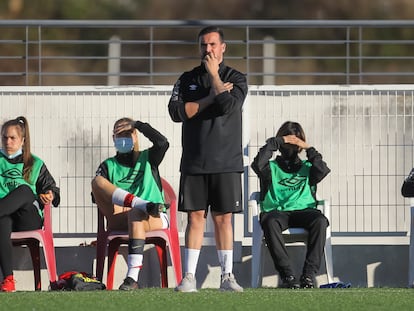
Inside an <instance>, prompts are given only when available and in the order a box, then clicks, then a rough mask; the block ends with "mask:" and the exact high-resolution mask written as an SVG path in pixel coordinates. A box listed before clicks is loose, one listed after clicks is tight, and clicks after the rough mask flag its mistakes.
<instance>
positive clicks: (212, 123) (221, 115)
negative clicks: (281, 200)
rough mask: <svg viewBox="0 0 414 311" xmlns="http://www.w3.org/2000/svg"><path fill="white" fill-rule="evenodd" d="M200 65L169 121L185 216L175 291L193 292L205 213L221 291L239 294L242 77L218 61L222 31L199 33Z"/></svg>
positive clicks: (182, 86) (185, 80)
mask: <svg viewBox="0 0 414 311" xmlns="http://www.w3.org/2000/svg"><path fill="white" fill-rule="evenodd" d="M198 43H199V49H200V57H201V65H200V66H198V67H195V68H194V69H192V70H191V71H188V72H185V73H183V74H182V75H181V77H180V78H179V79H178V81H177V82H176V84H175V85H174V89H173V93H172V96H171V99H170V102H169V105H168V109H169V113H170V116H171V119H172V120H173V121H174V122H182V148H183V150H182V157H181V165H180V171H181V178H180V195H179V207H178V208H179V210H180V211H182V212H186V213H187V216H188V224H187V228H186V234H185V256H184V259H185V262H184V272H185V274H184V278H183V279H182V281H181V283H180V284H179V285H178V286H177V287H176V291H180V292H195V291H197V284H196V279H195V272H196V268H197V263H198V258H199V255H200V249H201V246H202V243H203V237H204V228H205V223H206V217H207V214H208V210H209V209H210V212H211V216H212V219H213V223H214V231H215V241H216V248H217V254H218V258H219V262H220V265H221V283H220V290H227V291H236V292H241V291H243V288H242V287H241V286H240V285H239V284H237V282H236V280H235V278H234V275H233V273H232V272H233V226H232V214H233V213H238V212H241V211H242V191H241V174H242V172H243V155H242V106H243V102H244V100H245V98H246V95H247V82H246V78H245V76H244V75H243V74H242V73H240V72H238V71H237V70H235V69H233V68H231V67H228V66H226V65H225V64H224V62H223V55H224V52H225V50H226V43H225V42H224V37H223V32H222V30H221V29H220V28H218V27H215V26H209V27H206V28H204V29H202V30H201V31H200V33H199V34H198Z"/></svg>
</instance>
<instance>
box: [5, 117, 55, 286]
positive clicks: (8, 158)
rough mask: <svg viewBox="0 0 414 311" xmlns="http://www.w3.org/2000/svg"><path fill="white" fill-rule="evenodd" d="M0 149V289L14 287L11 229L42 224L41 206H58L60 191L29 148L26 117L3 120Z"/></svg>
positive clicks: (40, 225)
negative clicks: (1, 279) (0, 278)
mask: <svg viewBox="0 0 414 311" xmlns="http://www.w3.org/2000/svg"><path fill="white" fill-rule="evenodd" d="M1 142H2V148H1V149H0V269H1V272H2V274H3V281H2V283H1V284H0V291H2V292H14V291H15V290H16V286H15V280H14V276H13V256H12V253H13V252H12V247H13V244H12V241H11V239H10V236H11V233H12V231H29V230H36V229H40V228H42V226H43V208H44V206H45V205H47V204H53V205H54V206H58V205H59V203H60V194H59V193H60V190H59V188H58V187H57V186H56V183H55V180H54V179H53V177H52V175H51V174H50V173H49V171H48V169H47V167H46V165H45V164H44V162H43V161H42V160H41V159H40V158H38V157H37V156H35V155H34V154H32V153H31V151H30V131H29V124H28V122H27V120H26V118H25V117H22V116H21V117H18V118H16V119H12V120H8V121H6V122H5V123H4V124H3V126H2V128H1Z"/></svg>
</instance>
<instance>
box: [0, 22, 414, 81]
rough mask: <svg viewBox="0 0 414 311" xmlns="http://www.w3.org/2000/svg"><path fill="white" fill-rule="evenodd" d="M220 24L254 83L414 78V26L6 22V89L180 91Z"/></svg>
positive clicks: (0, 37)
mask: <svg viewBox="0 0 414 311" xmlns="http://www.w3.org/2000/svg"><path fill="white" fill-rule="evenodd" d="M210 24H216V25H219V26H221V27H223V29H224V30H225V36H226V42H227V43H228V47H227V52H226V62H227V63H228V64H230V65H232V66H234V67H236V68H237V69H239V70H240V71H242V72H245V73H246V75H247V78H248V82H249V84H254V85H261V84H266V85H275V84H276V85H281V84H295V85H298V84H371V83H376V84H384V83H386V84H388V83H390V84H391V83H392V84H400V83H411V82H412V80H413V77H414V69H413V68H414V54H413V53H412V48H413V45H414V37H413V35H412V34H413V30H414V29H413V28H414V21H413V20H348V21H342V20H341V21H339V20H237V21H234V20H200V21H185V20H165V21H161V20H159V21H157V20H153V21H151V20H148V21H143V20H141V21H135V20H134V21H132V20H131V21H128V20H84V21H80V20H1V21H0V28H1V30H2V31H1V34H0V85H26V86H31V85H42V86H52V85H108V84H109V85H118V84H119V85H157V84H158V85H162V84H168V85H171V84H173V83H174V82H175V80H176V79H177V77H178V76H179V75H180V74H181V72H182V71H183V70H187V69H189V68H191V67H192V66H195V65H197V64H198V63H199V57H198V49H197V42H196V35H197V32H198V30H199V29H200V28H201V27H203V26H205V25H210ZM110 46H111V47H115V51H117V52H115V53H113V54H110V52H109V51H110V50H111V48H110Z"/></svg>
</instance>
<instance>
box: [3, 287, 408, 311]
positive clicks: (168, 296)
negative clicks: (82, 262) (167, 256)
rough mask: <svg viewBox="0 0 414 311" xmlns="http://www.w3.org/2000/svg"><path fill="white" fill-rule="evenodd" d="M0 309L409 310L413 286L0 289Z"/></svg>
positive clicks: (79, 310) (193, 310)
mask: <svg viewBox="0 0 414 311" xmlns="http://www.w3.org/2000/svg"><path fill="white" fill-rule="evenodd" d="M0 310H7V311H11V310H25V311H26V310H31V311H37V310H39V311H40V310H59V311H60V310H71V311H81V310H94V311H95V310H102V311H111V310H117V311H120V310H157V311H164V310H165V311H172V310H180V311H185V310H192V311H200V310H257V311H262V310H274V311H282V310H283V311H285V310H287V311H289V310H292V311H293V310H295V311H296V310H330V311H339V310H347V311H355V310H363V311H369V310H388V311H394V310H397V311H403V310H414V289H409V288H348V289H306V290H288V289H276V288H260V289H250V288H248V289H245V291H244V292H243V293H228V292H219V291H218V290H216V289H202V290H200V291H199V292H197V293H176V292H174V291H173V289H160V288H147V289H141V290H138V291H134V292H121V291H98V292H56V291H54V292H46V291H44V292H16V293H0Z"/></svg>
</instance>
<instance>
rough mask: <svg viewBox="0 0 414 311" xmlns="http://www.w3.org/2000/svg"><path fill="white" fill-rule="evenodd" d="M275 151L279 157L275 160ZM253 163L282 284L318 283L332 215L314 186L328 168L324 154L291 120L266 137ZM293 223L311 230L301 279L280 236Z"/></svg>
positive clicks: (262, 215)
mask: <svg viewBox="0 0 414 311" xmlns="http://www.w3.org/2000/svg"><path fill="white" fill-rule="evenodd" d="M302 150H306V155H307V158H308V160H301V159H300V158H299V156H298V154H299V153H300V152H301V151H302ZM276 151H280V155H278V156H277V157H276V159H272V158H273V154H274V152H276ZM251 167H252V169H253V170H254V172H255V173H256V174H257V175H258V177H259V179H260V210H261V213H260V224H261V227H262V229H263V233H264V237H265V239H266V243H267V246H268V248H269V251H270V254H271V256H272V259H273V263H274V266H275V268H276V270H277V271H278V272H279V275H280V277H281V280H282V285H281V287H284V288H299V287H302V288H312V287H314V277H315V274H316V273H317V272H318V271H319V267H320V262H321V257H322V255H323V250H324V246H325V240H326V228H327V227H328V226H329V222H328V219H327V218H326V217H325V216H324V215H323V214H322V213H321V212H320V211H319V210H318V209H316V207H317V200H316V185H317V184H318V183H319V182H320V181H321V180H322V179H323V178H325V176H326V175H328V174H329V172H330V169H329V168H328V167H327V165H326V163H325V162H324V161H323V160H322V155H321V154H320V153H319V152H317V151H316V149H315V148H313V147H311V146H309V145H308V144H307V143H306V139H305V133H304V131H303V129H302V127H301V125H300V124H299V123H296V122H290V121H288V122H285V123H284V124H283V125H282V126H281V127H280V129H279V130H278V132H277V134H276V137H271V138H269V139H267V141H266V144H265V145H264V146H263V147H262V148H260V150H259V153H258V154H257V156H256V157H255V159H254V161H253V163H252V165H251ZM289 227H302V228H305V229H306V230H307V231H308V232H309V237H308V243H307V253H306V259H305V263H304V265H303V269H302V275H301V277H300V281H299V282H298V281H297V278H296V276H295V272H294V270H293V268H292V262H291V260H290V258H289V256H288V252H287V249H286V246H285V243H284V240H283V236H282V232H283V231H284V230H286V229H287V228H289Z"/></svg>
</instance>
